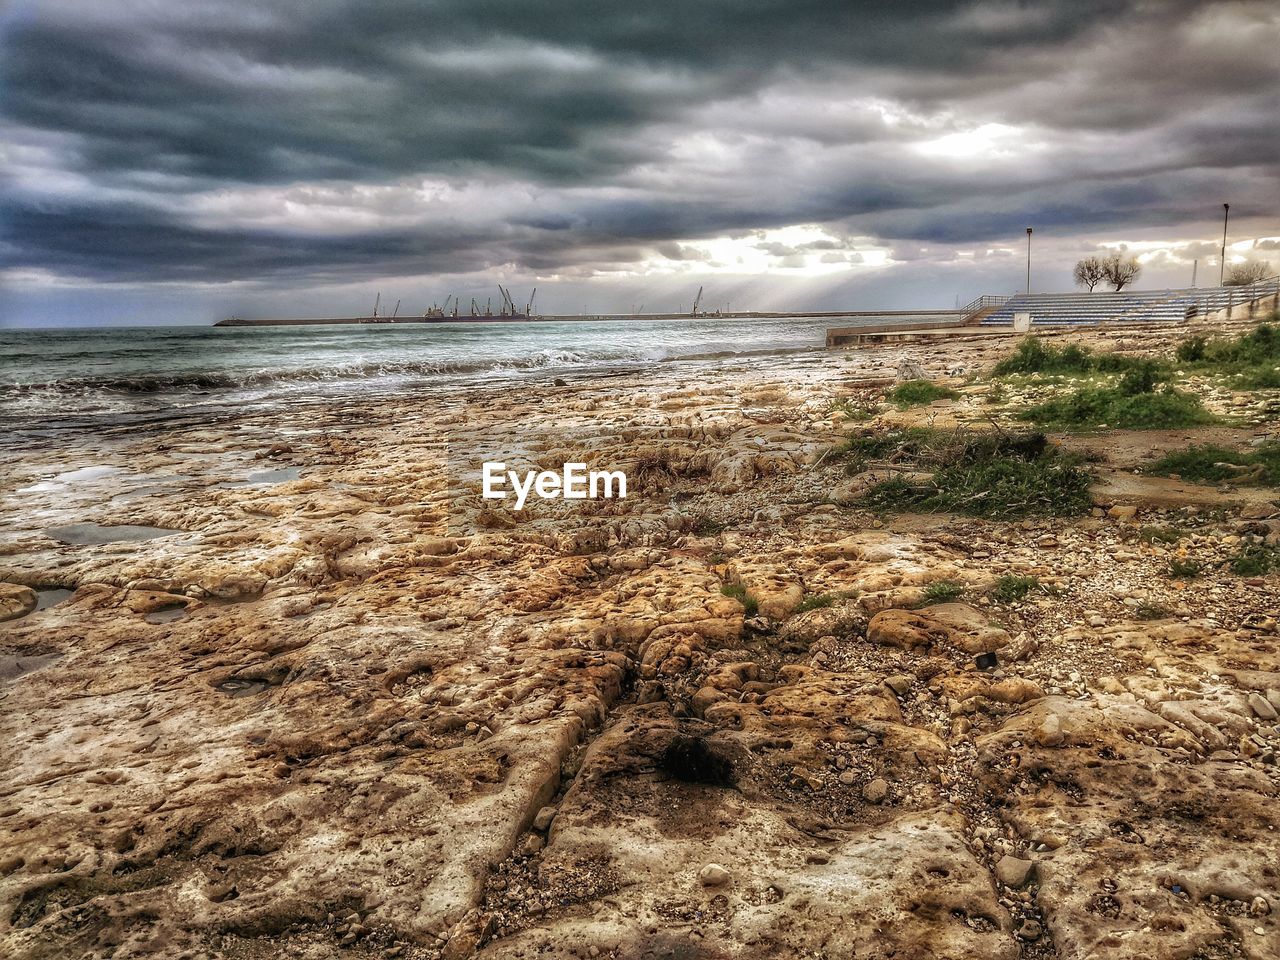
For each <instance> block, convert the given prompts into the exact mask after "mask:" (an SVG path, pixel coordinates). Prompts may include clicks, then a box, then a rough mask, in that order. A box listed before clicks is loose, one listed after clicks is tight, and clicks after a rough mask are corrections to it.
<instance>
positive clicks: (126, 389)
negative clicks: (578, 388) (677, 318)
mask: <svg viewBox="0 0 1280 960" xmlns="http://www.w3.org/2000/svg"><path fill="white" fill-rule="evenodd" d="M663 359H667V356H666V353H665V351H654V350H616V351H585V350H567V349H561V350H556V349H544V350H538V351H536V352H534V353H532V354H529V355H526V356H521V357H488V358H483V359H470V360H380V361H368V360H357V361H346V362H340V363H333V364H316V365H311V366H299V367H273V368H258V369H252V370H241V371H219V372H208V373H204V372H196V371H170V372H157V373H122V374H99V375H93V376H76V377H64V378H61V379H56V380H44V381H28V382H10V383H5V384H3V385H0V390H3V391H5V392H8V393H17V394H31V393H36V394H50V393H75V394H83V393H92V392H105V393H117V394H147V393H168V392H177V391H203V390H229V389H236V388H244V387H263V386H271V385H282V386H287V385H290V384H303V385H305V384H310V383H336V382H341V381H344V380H353V381H359V380H371V379H384V378H397V379H408V378H416V377H433V376H440V375H448V374H459V375H465V374H478V373H486V372H494V373H500V372H504V371H521V370H539V369H554V368H560V367H582V366H593V365H597V364H610V363H654V362H658V361H660V360H663Z"/></svg>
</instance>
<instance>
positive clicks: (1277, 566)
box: [1231, 543, 1280, 577]
mask: <svg viewBox="0 0 1280 960" xmlns="http://www.w3.org/2000/svg"><path fill="white" fill-rule="evenodd" d="M1273 570H1280V548H1277V547H1269V546H1267V545H1265V544H1261V543H1250V544H1247V545H1246V546H1245V547H1244V548H1243V549H1241V551H1240V552H1239V553H1237V554H1236V555H1235V556H1234V557H1232V558H1231V572H1232V573H1235V574H1237V575H1238V576H1241V577H1261V576H1263V575H1265V574H1268V573H1270V572H1271V571H1273Z"/></svg>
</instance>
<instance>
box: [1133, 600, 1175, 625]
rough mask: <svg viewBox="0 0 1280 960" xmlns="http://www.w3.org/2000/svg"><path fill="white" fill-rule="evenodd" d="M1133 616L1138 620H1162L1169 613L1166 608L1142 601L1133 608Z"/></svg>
mask: <svg viewBox="0 0 1280 960" xmlns="http://www.w3.org/2000/svg"><path fill="white" fill-rule="evenodd" d="M1133 615H1134V616H1135V617H1137V618H1138V619H1139V620H1163V619H1164V618H1165V617H1167V616H1169V615H1170V611H1169V608H1168V607H1165V606H1162V605H1160V604H1158V603H1151V602H1149V601H1146V600H1144V601H1143V602H1142V603H1140V604H1138V605H1137V606H1136V607H1134V608H1133Z"/></svg>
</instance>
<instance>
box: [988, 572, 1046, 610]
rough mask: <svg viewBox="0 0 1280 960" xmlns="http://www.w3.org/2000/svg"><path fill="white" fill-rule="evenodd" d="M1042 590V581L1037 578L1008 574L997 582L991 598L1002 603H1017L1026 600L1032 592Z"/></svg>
mask: <svg viewBox="0 0 1280 960" xmlns="http://www.w3.org/2000/svg"><path fill="white" fill-rule="evenodd" d="M1039 589H1040V581H1039V580H1038V579H1037V578H1036V577H1027V576H1022V575H1021V574H1017V573H1006V574H1005V575H1004V576H1002V577H1001V578H1000V579H999V580H997V581H996V585H995V587H994V588H993V589H992V591H991V596H993V597H995V599H997V600H999V601H1000V602H1001V603H1017V602H1018V601H1019V600H1023V599H1025V598H1026V596H1027V594H1029V593H1030V592H1031V591H1032V590H1039Z"/></svg>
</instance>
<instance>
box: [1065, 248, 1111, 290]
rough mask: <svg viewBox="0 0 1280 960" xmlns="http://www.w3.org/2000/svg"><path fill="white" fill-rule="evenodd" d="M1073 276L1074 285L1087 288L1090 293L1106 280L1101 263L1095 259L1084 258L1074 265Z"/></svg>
mask: <svg viewBox="0 0 1280 960" xmlns="http://www.w3.org/2000/svg"><path fill="white" fill-rule="evenodd" d="M1073 275H1074V276H1075V278H1076V283H1078V284H1080V286H1082V287H1088V288H1089V292H1090V293H1093V288H1094V287H1096V286H1097V285H1098V284H1100V283H1101V282H1102V281H1103V280H1105V279H1106V278H1107V275H1106V271H1105V270H1104V269H1103V266H1102V261H1101V260H1099V259H1098V258H1097V257H1085V258H1084V259H1083V260H1081V261H1080V262H1079V263H1077V264H1076V268H1075V270H1074V271H1073Z"/></svg>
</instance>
